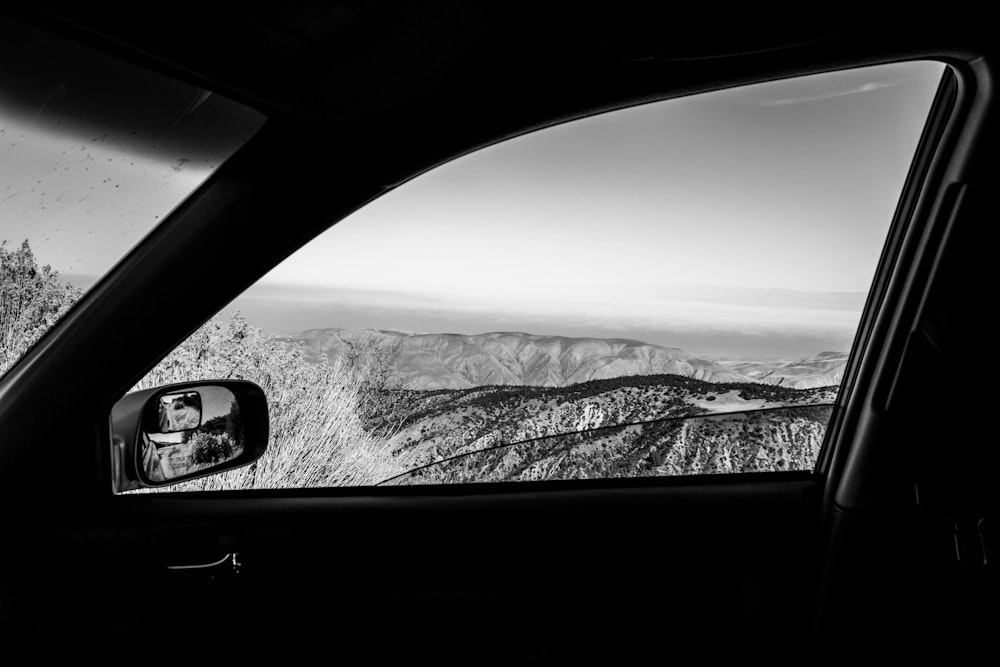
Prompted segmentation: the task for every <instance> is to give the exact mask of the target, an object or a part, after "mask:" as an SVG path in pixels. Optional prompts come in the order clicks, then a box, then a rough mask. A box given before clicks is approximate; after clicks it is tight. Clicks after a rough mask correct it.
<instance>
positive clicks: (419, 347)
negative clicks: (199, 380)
mask: <svg viewBox="0 0 1000 667" xmlns="http://www.w3.org/2000/svg"><path fill="white" fill-rule="evenodd" d="M283 340H285V341H288V342H290V343H296V344H301V345H302V346H303V348H304V350H305V353H306V355H307V358H310V359H312V360H314V361H318V360H319V359H321V358H322V356H323V355H324V354H325V355H327V356H328V357H329V358H330V359H334V358H336V357H337V356H339V355H340V354H342V353H343V351H344V349H345V346H346V344H345V341H363V342H368V343H373V344H377V345H378V346H380V347H384V348H386V349H392V350H394V356H395V364H394V365H395V371H396V374H397V375H398V377H399V378H401V380H402V381H403V385H404V387H405V388H406V389H423V390H430V389H467V388H471V387H481V386H485V385H519V386H538V387H562V386H566V385H571V384H576V383H580V382H588V381H591V380H603V379H609V378H616V377H621V376H635V375H663V374H669V375H681V376H684V377H689V378H694V379H697V380H704V381H707V382H751V381H752V380H751V379H750V378H749V377H748V376H746V375H743V374H742V373H741V372H740V371H739V370H738V369H736V368H729V367H726V366H725V365H722V364H720V363H716V362H713V361H709V360H707V359H702V358H700V357H697V356H695V355H693V354H691V353H690V352H686V351H684V350H681V349H678V348H673V347H662V346H660V345H652V344H650V343H643V342H641V341H637V340H630V339H625V338H569V337H565V336H541V335H535V334H528V333H521V332H493V333H484V334H478V335H471V336H469V335H463V334H448V333H444V334H414V333H404V332H399V331H386V330H375V329H311V330H309V331H304V332H302V333H300V334H297V335H295V336H291V337H288V338H285V339H283ZM761 381H766V380H761ZM831 384H833V383H831ZM811 386H819V385H811Z"/></svg>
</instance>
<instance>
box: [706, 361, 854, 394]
mask: <svg viewBox="0 0 1000 667" xmlns="http://www.w3.org/2000/svg"><path fill="white" fill-rule="evenodd" d="M722 363H723V365H725V366H726V367H727V368H729V369H730V370H732V371H734V372H736V373H739V374H740V375H743V376H745V377H748V378H750V379H751V380H752V381H754V382H761V383H765V384H777V385H781V386H783V387H792V388H794V389H811V388H813V387H828V386H830V385H838V384H840V380H841V378H843V377H844V368H845V367H846V366H847V352H820V353H819V354H816V355H813V356H811V357H805V358H802V359H793V360H783V361H731V362H722Z"/></svg>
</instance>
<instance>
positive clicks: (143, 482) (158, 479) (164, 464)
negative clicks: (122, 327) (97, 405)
mask: <svg viewBox="0 0 1000 667" xmlns="http://www.w3.org/2000/svg"><path fill="white" fill-rule="evenodd" d="M111 429H112V436H113V438H112V451H111V462H112V479H113V488H114V492H115V493H121V492H123V491H129V490H132V489H137V488H140V487H156V486H165V485H168V484H175V483H177V482H183V481H186V480H190V479H195V478H197V477H204V476H205V475H212V474H215V473H219V472H223V471H225V470H231V469H233V468H239V467H241V466H246V465H249V464H251V463H253V462H254V461H256V460H257V459H258V458H260V456H261V455H262V454H263V453H264V450H265V449H266V448H267V440H268V430H269V429H268V413H267V398H266V397H265V396H264V392H263V391H261V388H260V387H258V386H257V385H256V384H254V383H253V382H248V381H246V380H204V381H202V382H184V383H180V384H173V385H167V386H163V387H156V388H153V389H144V390H142V391H137V392H133V393H131V394H127V395H125V396H123V397H122V398H121V400H119V401H118V402H117V403H115V405H114V406H113V407H112V409H111Z"/></svg>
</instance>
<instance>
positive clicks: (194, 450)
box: [189, 432, 235, 467]
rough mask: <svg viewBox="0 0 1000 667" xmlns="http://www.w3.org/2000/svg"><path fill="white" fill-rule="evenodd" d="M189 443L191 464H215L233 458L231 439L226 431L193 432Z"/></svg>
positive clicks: (194, 465) (195, 465)
mask: <svg viewBox="0 0 1000 667" xmlns="http://www.w3.org/2000/svg"><path fill="white" fill-rule="evenodd" d="M189 442H190V443H191V454H190V457H191V466H192V467H202V466H209V465H215V464H216V463H220V462H222V461H228V460H229V459H231V458H233V453H234V452H233V445H234V444H235V443H234V442H233V439H232V438H231V437H230V436H229V435H228V434H227V433H205V432H199V433H195V434H194V436H192V437H191V440H190V441H189Z"/></svg>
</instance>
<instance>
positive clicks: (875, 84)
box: [759, 81, 899, 107]
mask: <svg viewBox="0 0 1000 667" xmlns="http://www.w3.org/2000/svg"><path fill="white" fill-rule="evenodd" d="M897 83H899V82H898V81H896V82H889V81H872V82H870V83H865V84H862V85H860V86H855V87H854V88H848V89H847V90H838V91H835V92H829V93H820V94H818V95H806V96H803V97H786V98H781V99H777V100H764V101H761V102H759V104H760V106H763V107H777V106H785V105H788V104H798V103H800V102H814V101H816V100H827V99H830V98H832V97H844V96H845V95H857V94H859V93H870V92H872V91H874V90H880V89H882V88H891V87H892V86H895V85H896V84H897Z"/></svg>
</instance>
